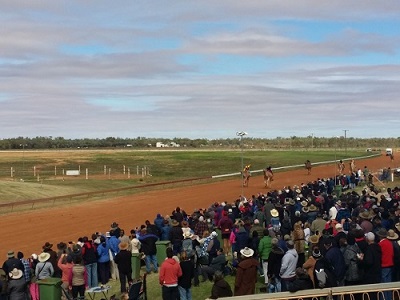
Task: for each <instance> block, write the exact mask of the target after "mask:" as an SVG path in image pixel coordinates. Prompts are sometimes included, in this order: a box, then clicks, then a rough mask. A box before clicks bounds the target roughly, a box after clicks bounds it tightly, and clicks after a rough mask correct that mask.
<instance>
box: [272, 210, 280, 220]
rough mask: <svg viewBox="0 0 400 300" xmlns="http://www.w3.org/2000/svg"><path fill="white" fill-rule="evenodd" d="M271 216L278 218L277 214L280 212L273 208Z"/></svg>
mask: <svg viewBox="0 0 400 300" xmlns="http://www.w3.org/2000/svg"><path fill="white" fill-rule="evenodd" d="M271 216H273V217H274V218H276V217H277V216H279V212H278V211H277V210H276V209H275V208H273V209H271Z"/></svg>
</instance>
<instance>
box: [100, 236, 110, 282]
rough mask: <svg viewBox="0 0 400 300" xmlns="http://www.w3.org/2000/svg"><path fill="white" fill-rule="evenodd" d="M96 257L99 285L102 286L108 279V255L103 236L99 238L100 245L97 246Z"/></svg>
mask: <svg viewBox="0 0 400 300" xmlns="http://www.w3.org/2000/svg"><path fill="white" fill-rule="evenodd" d="M97 255H98V259H97V263H98V267H99V278H100V282H101V284H103V285H104V284H107V282H108V280H109V279H110V253H109V247H108V244H107V243H106V238H105V237H104V236H103V235H102V236H101V237H100V244H99V245H98V246H97Z"/></svg>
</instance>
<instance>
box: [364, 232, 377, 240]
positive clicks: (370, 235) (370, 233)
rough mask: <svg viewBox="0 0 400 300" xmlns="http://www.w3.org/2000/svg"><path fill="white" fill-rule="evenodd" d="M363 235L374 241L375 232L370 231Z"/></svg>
mask: <svg viewBox="0 0 400 300" xmlns="http://www.w3.org/2000/svg"><path fill="white" fill-rule="evenodd" d="M365 237H366V238H367V240H368V241H375V234H373V233H372V232H368V233H366V234H365Z"/></svg>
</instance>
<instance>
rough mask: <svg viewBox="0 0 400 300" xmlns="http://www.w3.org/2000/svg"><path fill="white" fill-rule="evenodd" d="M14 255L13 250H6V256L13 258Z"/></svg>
mask: <svg viewBox="0 0 400 300" xmlns="http://www.w3.org/2000/svg"><path fill="white" fill-rule="evenodd" d="M14 256H15V254H14V251H13V250H10V251H8V252H7V258H13V257H14Z"/></svg>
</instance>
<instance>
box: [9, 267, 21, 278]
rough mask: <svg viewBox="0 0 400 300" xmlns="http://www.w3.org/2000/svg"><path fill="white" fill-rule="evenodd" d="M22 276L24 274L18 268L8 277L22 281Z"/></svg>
mask: <svg viewBox="0 0 400 300" xmlns="http://www.w3.org/2000/svg"><path fill="white" fill-rule="evenodd" d="M22 275H24V273H23V272H22V271H21V270H19V269H17V268H14V269H12V271H11V272H10V273H8V277H10V278H11V279H20V278H21V277H22Z"/></svg>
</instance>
